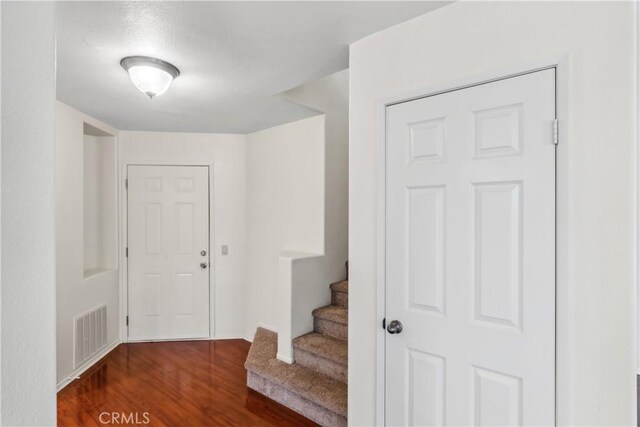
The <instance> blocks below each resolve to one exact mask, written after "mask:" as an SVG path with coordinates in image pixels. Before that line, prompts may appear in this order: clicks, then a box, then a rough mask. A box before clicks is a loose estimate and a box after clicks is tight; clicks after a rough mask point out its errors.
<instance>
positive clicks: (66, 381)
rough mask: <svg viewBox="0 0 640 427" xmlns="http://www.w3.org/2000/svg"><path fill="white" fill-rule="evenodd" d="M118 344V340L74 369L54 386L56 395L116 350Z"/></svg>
mask: <svg viewBox="0 0 640 427" xmlns="http://www.w3.org/2000/svg"><path fill="white" fill-rule="evenodd" d="M119 344H120V340H115V341H114V342H112V343H111V344H109V345H108V346H107V347H105V348H104V350H102V351H101V352H100V353H98V354H96V355H95V356H93V357H92V358H91V359H89V361H88V362H87V363H85V364H84V365H82V366H81V367H79V368H78V369H76V370H75V371H73V372H72V373H71V375H69V376H68V377H67V378H65V379H63V380H62V381H60V382H59V383H58V385H57V386H56V393H57V392H59V391H60V390H62V389H63V388H65V387H66V386H68V385H69V384H71V383H72V382H73V381H74V380H76V379H77V378H78V377H79V376H80V375H82V374H83V373H84V372H85V371H86V370H87V369H89V368H90V367H92V366H93V365H95V364H96V362H97V361H99V360H100V359H102V358H103V357H105V356H106V355H107V354H109V353H110V352H111V350H113V349H114V348H116V347H117V346H118V345H119Z"/></svg>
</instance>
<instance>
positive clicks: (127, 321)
mask: <svg viewBox="0 0 640 427" xmlns="http://www.w3.org/2000/svg"><path fill="white" fill-rule="evenodd" d="M126 323H127V326H129V316H127V320H126Z"/></svg>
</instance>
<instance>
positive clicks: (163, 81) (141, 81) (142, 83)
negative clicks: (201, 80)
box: [120, 56, 180, 98]
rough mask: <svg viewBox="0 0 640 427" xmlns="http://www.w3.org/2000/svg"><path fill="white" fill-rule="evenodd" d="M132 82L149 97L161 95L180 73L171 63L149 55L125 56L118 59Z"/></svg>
mask: <svg viewBox="0 0 640 427" xmlns="http://www.w3.org/2000/svg"><path fill="white" fill-rule="evenodd" d="M120 65H122V68H124V69H125V70H127V72H128V73H129V77H131V81H133V84H134V85H135V86H136V87H137V88H138V89H140V91H141V92H142V93H144V94H145V95H147V96H148V97H149V98H153V97H154V96H159V95H162V94H163V93H165V92H166V91H167V89H169V86H171V82H172V81H173V79H175V78H176V77H178V76H179V75H180V70H178V69H177V68H176V67H175V66H174V65H173V64H169V63H168V62H166V61H163V60H161V59H157V58H152V57H150V56H127V57H126V58H122V61H120Z"/></svg>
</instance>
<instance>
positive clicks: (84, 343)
mask: <svg viewBox="0 0 640 427" xmlns="http://www.w3.org/2000/svg"><path fill="white" fill-rule="evenodd" d="M73 322H74V326H75V327H74V332H75V334H74V336H75V354H74V362H75V363H74V367H75V368H76V369H77V368H79V367H80V366H82V365H83V364H84V363H85V362H87V361H88V360H89V359H91V358H92V357H93V356H95V355H96V354H97V353H98V352H99V351H100V350H102V349H103V348H104V347H105V346H106V345H107V306H106V305H101V306H100V307H97V308H95V309H93V310H91V311H88V312H87V313H85V314H82V315H80V316H76V317H75V318H74V319H73Z"/></svg>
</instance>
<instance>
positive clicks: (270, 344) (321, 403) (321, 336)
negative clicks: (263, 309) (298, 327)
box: [245, 280, 349, 427]
mask: <svg viewBox="0 0 640 427" xmlns="http://www.w3.org/2000/svg"><path fill="white" fill-rule="evenodd" d="M330 289H331V305H328V306H326V307H320V308H316V309H315V310H313V312H312V314H313V332H310V333H308V334H306V335H302V336H300V337H298V338H296V339H294V340H293V357H294V359H295V363H293V364H291V365H290V364H287V363H285V362H282V361H280V360H278V359H277V358H276V353H277V350H278V336H277V334H276V333H274V332H271V331H268V330H266V329H263V328H258V329H257V330H256V335H255V338H254V340H253V343H252V344H251V349H250V350H249V355H248V356H247V361H246V362H245V368H247V386H248V387H249V388H252V389H254V390H256V391H257V392H259V393H262V394H264V395H265V396H267V397H269V398H271V399H273V400H275V401H277V402H279V403H281V404H283V405H285V406H287V407H289V408H291V409H293V410H294V411H296V412H298V413H300V414H302V415H304V416H305V417H307V418H309V419H310V420H313V421H315V422H316V423H318V424H320V425H322V426H326V427H328V426H346V425H347V331H348V327H347V325H348V323H347V322H348V304H349V282H348V281H346V280H345V281H343V282H337V283H333V284H331V286H330Z"/></svg>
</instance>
